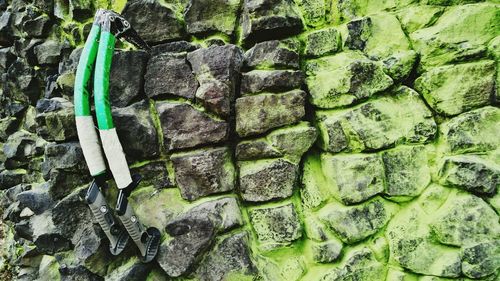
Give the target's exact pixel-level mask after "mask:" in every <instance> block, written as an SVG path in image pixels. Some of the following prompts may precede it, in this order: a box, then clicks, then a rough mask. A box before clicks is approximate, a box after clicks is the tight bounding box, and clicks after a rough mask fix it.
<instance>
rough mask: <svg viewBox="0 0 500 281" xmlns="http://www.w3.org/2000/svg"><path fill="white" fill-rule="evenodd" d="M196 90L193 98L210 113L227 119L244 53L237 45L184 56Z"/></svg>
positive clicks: (230, 110) (197, 51)
mask: <svg viewBox="0 0 500 281" xmlns="http://www.w3.org/2000/svg"><path fill="white" fill-rule="evenodd" d="M187 58H188V60H189V63H190V64H191V67H192V68H193V72H194V73H195V75H196V79H197V81H198V83H199V85H200V86H199V88H198V89H197V91H196V99H197V100H199V101H201V103H202V104H203V105H204V106H205V107H206V108H207V109H208V110H210V111H212V112H214V113H216V114H218V115H220V116H222V117H228V116H229V114H230V113H231V112H232V107H231V105H232V103H233V101H234V99H235V97H236V86H237V84H238V82H239V72H240V68H241V65H242V63H243V51H242V50H241V49H240V48H239V47H237V46H236V45H224V46H210V47H208V48H203V49H198V50H196V51H193V52H191V53H189V54H188V56H187Z"/></svg>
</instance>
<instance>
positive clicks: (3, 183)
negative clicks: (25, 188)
mask: <svg viewBox="0 0 500 281" xmlns="http://www.w3.org/2000/svg"><path fill="white" fill-rule="evenodd" d="M25 177H26V170H22V169H16V170H4V171H2V172H1V173H0V189H7V188H10V187H13V186H15V185H18V184H20V183H23V182H24V178H25Z"/></svg>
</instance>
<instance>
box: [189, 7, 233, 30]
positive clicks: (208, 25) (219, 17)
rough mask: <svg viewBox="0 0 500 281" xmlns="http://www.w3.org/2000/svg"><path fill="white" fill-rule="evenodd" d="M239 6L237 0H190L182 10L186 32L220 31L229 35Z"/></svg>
mask: <svg viewBox="0 0 500 281" xmlns="http://www.w3.org/2000/svg"><path fill="white" fill-rule="evenodd" d="M239 6H240V1H238V0H236V1H235V0H217V1H207V0H205V1H193V0H191V1H190V2H189V5H188V6H187V9H186V11H185V12H184V20H185V21H186V29H187V32H189V33H191V34H207V33H212V32H222V33H224V34H226V35H229V36H231V35H232V34H233V31H234V27H235V24H236V19H237V16H238V11H239ZM208 7H210V8H208Z"/></svg>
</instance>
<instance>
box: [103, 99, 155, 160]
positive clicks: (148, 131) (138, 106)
mask: <svg viewBox="0 0 500 281" xmlns="http://www.w3.org/2000/svg"><path fill="white" fill-rule="evenodd" d="M112 114H113V121H114V122H115V124H116V132H117V134H118V137H119V138H120V142H121V144H122V146H123V150H124V152H125V155H126V156H127V160H128V161H129V162H133V161H144V160H145V159H151V158H154V157H156V156H158V155H159V153H160V152H159V146H160V145H159V142H158V136H157V133H156V129H155V127H154V124H153V120H152V119H151V116H150V114H149V104H148V102H147V101H142V102H137V103H134V104H132V105H130V106H127V107H124V108H114V109H113V110H112Z"/></svg>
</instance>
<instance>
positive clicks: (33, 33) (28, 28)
mask: <svg viewBox="0 0 500 281" xmlns="http://www.w3.org/2000/svg"><path fill="white" fill-rule="evenodd" d="M50 26H51V22H50V17H49V16H47V15H43V14H42V15H40V16H38V17H36V18H34V19H29V20H27V21H25V22H23V30H24V31H25V32H26V33H27V34H28V36H30V37H45V36H47V34H48V32H49V28H50Z"/></svg>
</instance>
